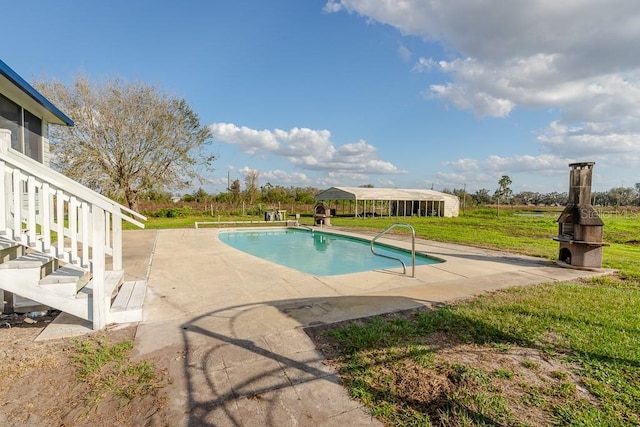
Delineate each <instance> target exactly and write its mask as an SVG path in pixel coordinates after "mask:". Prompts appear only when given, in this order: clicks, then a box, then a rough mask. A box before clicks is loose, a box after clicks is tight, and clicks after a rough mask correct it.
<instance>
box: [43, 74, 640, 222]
mask: <svg viewBox="0 0 640 427" xmlns="http://www.w3.org/2000/svg"><path fill="white" fill-rule="evenodd" d="M35 86H36V88H37V89H38V90H40V91H41V92H42V93H43V94H44V95H45V96H46V97H47V98H49V99H50V100H51V101H53V103H54V104H55V105H57V106H58V107H60V108H61V109H62V110H63V111H65V112H66V113H67V114H68V115H69V116H70V117H71V118H72V119H73V120H74V122H75V126H73V127H66V126H51V127H49V141H50V145H51V150H52V161H51V165H52V166H53V167H54V168H55V169H57V170H59V171H61V172H62V173H64V174H66V175H67V176H69V177H71V178H73V179H75V180H77V181H79V182H80V183H82V184H84V185H86V186H88V187H90V188H92V189H94V190H96V191H98V192H100V193H102V194H104V195H106V196H108V197H111V198H113V199H115V200H118V201H122V202H124V203H127V204H128V205H129V207H130V208H132V209H134V210H137V209H138V202H139V201H149V202H168V201H175V192H176V191H183V190H184V189H186V188H193V187H194V186H195V185H197V183H198V182H199V183H202V176H203V173H204V172H205V171H210V170H211V165H212V162H213V161H215V160H216V156H215V155H212V154H211V153H210V152H209V150H208V149H207V147H208V146H209V145H210V143H211V142H212V135H211V132H210V130H209V128H208V127H207V126H203V125H202V124H201V123H200V121H199V118H198V116H197V115H196V113H195V112H194V111H193V110H192V109H191V107H190V106H189V105H188V104H187V102H186V101H185V100H184V99H181V98H179V97H176V96H174V95H171V94H168V93H166V92H164V91H162V90H159V89H158V88H156V87H154V86H152V85H149V84H146V83H141V82H137V83H128V82H124V81H122V80H121V79H117V78H116V79H107V80H105V81H103V82H91V81H89V79H88V78H87V77H86V76H79V77H77V78H76V79H75V81H74V82H72V83H71V84H70V85H64V84H62V83H60V82H58V81H40V82H36V83H35ZM511 184H512V180H511V178H510V177H509V176H508V175H503V176H502V177H501V178H500V180H499V181H498V187H497V189H496V190H495V191H494V192H493V193H492V192H491V191H490V190H488V189H486V188H481V189H479V190H477V191H475V192H474V193H467V192H466V189H464V188H463V189H456V188H454V189H453V190H451V189H444V190H443V192H445V193H450V194H454V195H456V196H458V197H459V198H460V200H461V202H462V205H463V206H474V205H489V204H498V205H500V204H509V205H536V206H538V205H546V206H559V205H564V204H566V202H567V199H568V194H567V193H557V192H551V193H539V192H531V191H523V192H520V193H516V194H514V193H513V192H512V191H511V188H510V186H511ZM228 187H229V188H227V189H226V191H224V192H221V193H218V194H208V193H207V192H206V191H205V190H204V189H202V188H198V189H197V190H195V191H193V192H192V193H187V194H183V195H182V196H180V197H179V199H181V200H182V201H184V202H198V203H214V202H215V203H224V204H227V205H231V206H239V205H245V204H248V205H256V204H265V205H277V204H287V205H294V204H295V205H308V204H313V203H314V195H315V194H317V193H318V192H319V191H320V190H319V189H317V188H313V187H284V186H280V185H272V184H271V183H268V182H267V183H266V184H264V185H260V184H259V173H258V171H250V172H248V173H247V174H246V175H245V177H244V185H243V183H242V182H241V181H240V180H239V179H236V180H234V181H233V182H230V183H229V186H228ZM363 187H373V186H372V185H371V184H365V185H363ZM592 203H593V204H594V205H600V206H639V205H640V183H637V184H635V188H626V187H616V188H612V189H610V190H609V191H604V192H593V193H592Z"/></svg>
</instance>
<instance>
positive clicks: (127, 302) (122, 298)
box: [111, 280, 147, 312]
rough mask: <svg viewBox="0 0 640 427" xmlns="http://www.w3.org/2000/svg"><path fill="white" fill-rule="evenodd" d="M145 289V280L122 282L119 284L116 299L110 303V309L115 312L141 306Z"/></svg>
mask: <svg viewBox="0 0 640 427" xmlns="http://www.w3.org/2000/svg"><path fill="white" fill-rule="evenodd" d="M146 289H147V282H146V281H145V280H136V281H133V282H124V283H123V284H122V286H120V290H119V291H118V295H117V296H116V299H115V300H113V304H111V311H112V312H117V311H125V310H130V309H139V308H142V303H144V294H145V291H146Z"/></svg>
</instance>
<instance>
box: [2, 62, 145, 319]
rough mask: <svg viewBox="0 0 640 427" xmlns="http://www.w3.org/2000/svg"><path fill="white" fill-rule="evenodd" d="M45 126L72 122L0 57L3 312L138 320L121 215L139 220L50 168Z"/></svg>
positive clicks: (137, 292) (140, 292)
mask: <svg viewBox="0 0 640 427" xmlns="http://www.w3.org/2000/svg"><path fill="white" fill-rule="evenodd" d="M49 125H60V126H73V125H74V123H73V120H71V119H70V118H69V117H67V116H66V115H65V114H64V113H63V112H62V111H60V110H59V109H58V108H56V106H55V105H53V104H52V103H51V102H50V101H49V100H47V99H46V98H45V97H44V96H43V95H42V94H40V93H39V92H38V91H37V90H36V89H34V88H33V87H32V86H31V85H30V84H29V83H27V82H26V81H25V80H24V79H23V78H22V77H20V76H19V75H18V74H17V73H16V72H15V71H13V70H12V69H11V68H10V67H9V66H8V65H7V64H5V63H4V62H3V61H1V60H0V189H1V190H3V191H2V194H0V293H1V294H2V295H3V298H2V300H0V301H4V304H3V307H4V311H5V312H10V311H15V312H24V311H31V310H32V309H33V307H37V306H39V307H51V308H55V309H58V310H60V311H63V312H66V313H69V314H71V315H74V316H77V317H79V318H82V319H85V320H88V321H90V322H91V323H92V325H93V329H95V330H99V329H103V328H104V327H105V326H106V325H107V324H109V323H124V322H132V321H139V320H141V316H142V301H143V300H144V293H145V289H146V282H145V281H143V280H141V281H135V282H125V281H124V271H123V263H122V221H128V222H130V223H132V224H135V225H136V226H138V227H140V228H143V227H144V225H143V224H142V223H141V222H140V221H144V220H146V218H145V217H144V216H142V215H140V214H138V213H137V212H134V211H132V210H130V209H128V208H127V207H125V206H122V205H120V204H118V203H116V202H114V201H112V200H110V199H108V198H106V197H104V196H102V195H101V194H99V193H97V192H95V191H93V190H90V189H89V188H86V187H84V186H83V185H81V184H79V183H77V182H76V181H73V180H71V179H69V178H67V177H66V176H64V175H62V174H60V173H58V172H56V171H54V170H52V169H51V168H50V167H49V165H50V160H51V159H50V150H49V141H48V139H47V134H48V132H47V129H48V126H49Z"/></svg>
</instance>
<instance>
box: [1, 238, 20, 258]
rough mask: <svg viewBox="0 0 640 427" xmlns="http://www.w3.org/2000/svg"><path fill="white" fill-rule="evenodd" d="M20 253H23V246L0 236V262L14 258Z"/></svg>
mask: <svg viewBox="0 0 640 427" xmlns="http://www.w3.org/2000/svg"><path fill="white" fill-rule="evenodd" d="M22 255H24V246H22V245H21V244H20V243H18V242H15V241H13V240H9V239H6V238H4V237H2V236H0V263H4V262H7V261H9V260H12V259H16V258H18V257H21V256H22Z"/></svg>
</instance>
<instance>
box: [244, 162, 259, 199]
mask: <svg viewBox="0 0 640 427" xmlns="http://www.w3.org/2000/svg"><path fill="white" fill-rule="evenodd" d="M259 177H260V173H259V172H258V171H257V170H250V171H248V172H247V174H246V175H245V176H244V191H245V194H246V197H247V202H249V204H250V205H252V204H253V202H255V201H256V199H257V197H258V178H259Z"/></svg>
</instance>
